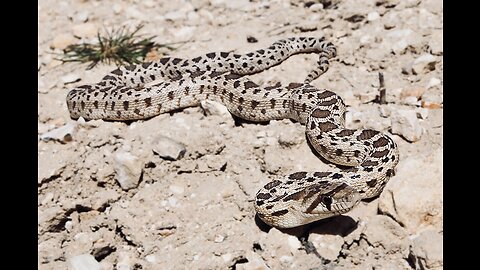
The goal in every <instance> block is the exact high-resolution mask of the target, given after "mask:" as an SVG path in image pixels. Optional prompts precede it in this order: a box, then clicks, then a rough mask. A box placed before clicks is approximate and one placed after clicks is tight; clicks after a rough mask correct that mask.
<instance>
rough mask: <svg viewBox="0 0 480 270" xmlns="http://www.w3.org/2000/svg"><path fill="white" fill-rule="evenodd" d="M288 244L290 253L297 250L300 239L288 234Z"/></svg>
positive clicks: (300, 244)
mask: <svg viewBox="0 0 480 270" xmlns="http://www.w3.org/2000/svg"><path fill="white" fill-rule="evenodd" d="M287 242H288V246H289V247H290V250H292V253H294V252H295V251H296V250H299V249H300V248H301V247H302V243H301V242H300V240H298V238H297V237H295V236H293V235H289V236H288V238H287Z"/></svg>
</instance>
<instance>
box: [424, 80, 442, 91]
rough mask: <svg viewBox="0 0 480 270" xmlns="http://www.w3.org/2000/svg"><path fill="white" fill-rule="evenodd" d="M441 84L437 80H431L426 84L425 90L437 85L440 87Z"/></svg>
mask: <svg viewBox="0 0 480 270" xmlns="http://www.w3.org/2000/svg"><path fill="white" fill-rule="evenodd" d="M441 83H442V81H441V80H440V79H438V78H431V79H430V80H429V81H428V83H427V86H426V88H427V89H429V88H432V87H435V86H437V85H440V84H441Z"/></svg>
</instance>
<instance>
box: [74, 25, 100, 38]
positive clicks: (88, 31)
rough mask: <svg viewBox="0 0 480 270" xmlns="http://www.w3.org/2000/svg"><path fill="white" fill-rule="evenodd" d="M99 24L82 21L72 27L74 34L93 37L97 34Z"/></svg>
mask: <svg viewBox="0 0 480 270" xmlns="http://www.w3.org/2000/svg"><path fill="white" fill-rule="evenodd" d="M97 29H98V28H97V26H96V25H95V24H94V23H82V24H77V25H74V26H73V27H72V31H73V35H74V36H76V37H79V38H92V37H95V36H96V35H97Z"/></svg>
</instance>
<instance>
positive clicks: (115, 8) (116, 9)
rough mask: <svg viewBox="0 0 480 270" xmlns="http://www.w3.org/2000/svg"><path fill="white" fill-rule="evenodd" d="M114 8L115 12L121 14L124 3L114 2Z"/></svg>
mask: <svg viewBox="0 0 480 270" xmlns="http://www.w3.org/2000/svg"><path fill="white" fill-rule="evenodd" d="M112 9H113V12H114V13H115V14H120V12H122V11H123V7H122V5H120V4H118V3H117V4H114V5H113V8H112Z"/></svg>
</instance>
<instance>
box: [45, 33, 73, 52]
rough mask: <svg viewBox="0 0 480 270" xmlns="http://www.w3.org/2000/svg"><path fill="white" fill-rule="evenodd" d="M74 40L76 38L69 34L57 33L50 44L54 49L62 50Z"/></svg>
mask: <svg viewBox="0 0 480 270" xmlns="http://www.w3.org/2000/svg"><path fill="white" fill-rule="evenodd" d="M76 41H77V39H76V38H75V37H74V36H73V35H71V34H59V35H57V36H56V37H54V38H53V40H52V43H51V44H50V46H51V47H52V48H54V49H59V50H63V49H65V48H67V47H68V45H71V44H74V43H75V42H76Z"/></svg>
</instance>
